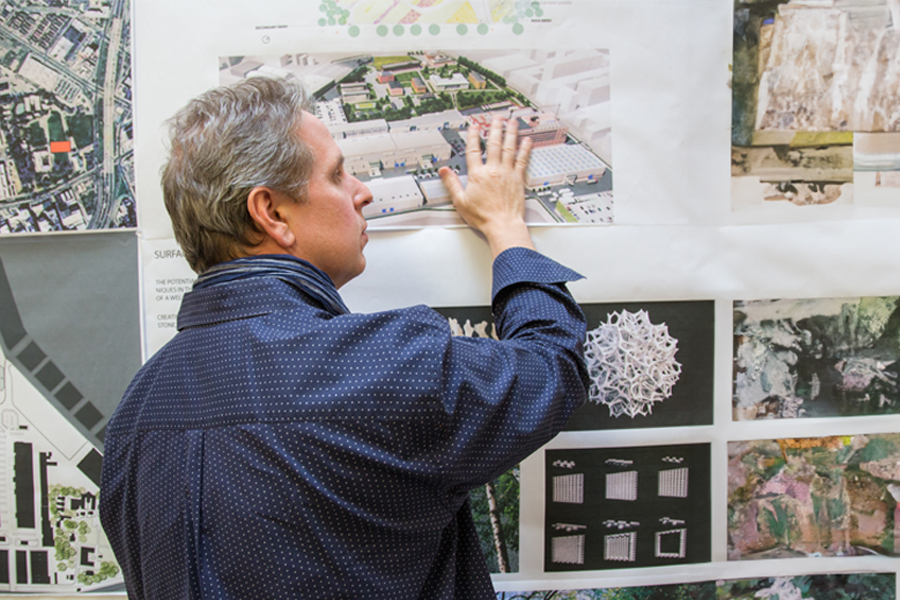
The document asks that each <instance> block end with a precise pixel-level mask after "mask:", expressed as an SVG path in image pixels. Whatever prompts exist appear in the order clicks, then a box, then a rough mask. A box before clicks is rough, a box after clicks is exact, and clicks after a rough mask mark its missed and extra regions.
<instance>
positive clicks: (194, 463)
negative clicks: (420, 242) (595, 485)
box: [100, 248, 587, 600]
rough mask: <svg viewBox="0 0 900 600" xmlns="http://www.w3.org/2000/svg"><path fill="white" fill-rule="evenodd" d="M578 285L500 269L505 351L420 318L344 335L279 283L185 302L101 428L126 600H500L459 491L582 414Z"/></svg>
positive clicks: (194, 295) (333, 318)
mask: <svg viewBox="0 0 900 600" xmlns="http://www.w3.org/2000/svg"><path fill="white" fill-rule="evenodd" d="M578 277H579V276H578V275H577V274H576V273H574V272H573V271H570V270H569V269H566V268H565V267H562V266H560V265H559V264H557V263H555V262H553V261H551V260H550V259H548V258H546V257H544V256H542V255H540V254H538V253H536V252H534V251H531V250H527V249H524V248H513V249H510V250H507V251H506V252H504V253H503V254H501V255H500V256H499V257H498V258H497V259H496V260H495V262H494V290H493V297H494V298H493V309H494V313H495V320H496V323H497V328H498V332H499V334H500V337H501V338H502V339H501V341H499V342H498V341H495V340H491V339H483V338H482V339H475V338H464V337H451V335H450V329H449V327H448V325H447V322H446V319H444V318H443V317H441V316H440V315H439V314H437V313H436V312H434V311H432V310H431V309H429V308H426V307H424V306H416V307H412V308H406V309H402V310H394V311H387V312H381V313H375V314H343V315H336V314H334V312H333V311H329V310H327V309H326V308H325V307H323V306H322V305H321V303H320V302H317V301H315V300H314V299H313V296H310V295H307V294H305V293H303V292H302V291H300V290H298V289H296V288H294V287H291V286H290V285H288V284H286V283H285V282H283V281H280V280H277V279H275V278H272V277H259V278H251V279H242V280H239V281H234V282H229V283H227V284H225V285H219V286H215V287H210V288H205V289H195V290H194V291H192V292H190V293H188V294H186V295H185V298H184V301H183V304H182V308H181V312H180V314H179V330H180V331H179V333H178V334H177V335H176V336H175V338H174V339H173V340H172V341H171V342H170V343H169V344H168V345H166V346H165V347H164V348H163V349H162V350H160V352H159V353H157V354H156V355H155V356H154V357H153V358H152V359H150V361H148V362H147V364H146V365H144V367H143V368H142V369H141V371H140V372H139V373H138V374H137V376H136V377H135V379H134V381H133V382H132V384H131V386H130V387H129V389H128V391H127V392H126V395H125V398H124V399H123V400H122V403H121V404H120V405H119V407H118V409H117V410H116V413H115V415H114V416H113V417H112V420H111V421H110V422H109V425H108V428H107V434H106V440H105V447H106V454H105V457H104V464H103V480H102V487H101V507H100V512H101V519H102V523H103V527H104V529H105V531H106V534H107V536H108V537H109V540H110V542H111V544H112V547H113V549H114V550H115V553H116V557H117V559H118V560H119V562H120V564H121V566H122V571H123V573H124V575H125V580H126V585H127V588H128V593H129V597H130V598H131V599H132V600H138V599H142V598H159V599H182V598H185V599H186V598H201V597H202V598H204V599H208V600H213V599H223V600H224V599H231V598H251V599H253V600H262V599H279V600H283V599H290V598H298V599H299V598H303V599H309V598H329V599H334V598H371V599H390V600H401V599H407V598H409V599H415V598H429V599H430V598H448V599H449V598H465V599H479V598H493V597H494V596H493V591H492V586H491V580H490V577H489V575H488V572H487V568H486V566H485V561H484V558H483V557H482V555H481V550H480V547H479V543H478V539H477V535H476V533H475V529H474V525H473V522H472V517H471V514H470V510H469V505H468V491H469V489H471V488H473V487H475V486H479V485H483V484H484V483H485V482H487V481H490V480H492V479H494V478H495V477H497V476H498V475H499V474H501V473H503V472H505V471H506V470H508V469H509V468H511V467H512V466H513V465H515V464H516V463H518V462H519V461H521V460H522V459H523V458H525V457H526V456H528V455H529V454H530V453H532V452H533V451H535V450H536V449H537V448H538V447H540V446H541V445H543V444H544V443H546V442H547V441H548V440H550V439H551V438H552V437H553V436H554V435H555V434H556V433H557V432H558V431H560V430H561V429H562V427H563V426H564V425H565V423H566V421H567V420H568V418H569V416H570V415H571V414H572V412H573V411H574V410H575V409H576V408H577V407H578V406H580V405H581V403H582V402H583V401H584V399H585V396H586V381H587V374H586V371H585V367H584V363H583V357H582V343H583V340H584V337H585V323H584V317H583V315H582V313H581V310H580V309H579V307H578V305H577V304H576V303H575V302H574V301H573V300H572V298H571V296H570V295H569V294H568V292H567V291H566V289H565V286H564V285H563V283H564V282H565V281H571V280H573V279H576V278H578Z"/></svg>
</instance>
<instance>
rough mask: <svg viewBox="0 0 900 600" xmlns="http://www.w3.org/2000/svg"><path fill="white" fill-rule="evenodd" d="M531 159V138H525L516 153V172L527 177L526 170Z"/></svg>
mask: <svg viewBox="0 0 900 600" xmlns="http://www.w3.org/2000/svg"><path fill="white" fill-rule="evenodd" d="M530 159H531V138H525V139H524V140H522V143H521V144H519V151H518V153H516V167H515V168H516V172H517V173H519V175H521V176H522V178H523V179H524V177H525V170H526V169H527V168H528V161H529V160H530Z"/></svg>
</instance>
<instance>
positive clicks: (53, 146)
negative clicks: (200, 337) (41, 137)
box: [50, 142, 72, 154]
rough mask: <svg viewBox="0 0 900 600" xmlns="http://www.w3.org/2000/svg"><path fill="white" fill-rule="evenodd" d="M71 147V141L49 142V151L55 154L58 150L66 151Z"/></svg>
mask: <svg viewBox="0 0 900 600" xmlns="http://www.w3.org/2000/svg"><path fill="white" fill-rule="evenodd" d="M71 149H72V142H50V152H52V153H53V154H57V153H59V152H68V151H70V150H71Z"/></svg>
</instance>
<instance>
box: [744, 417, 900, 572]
mask: <svg viewBox="0 0 900 600" xmlns="http://www.w3.org/2000/svg"><path fill="white" fill-rule="evenodd" d="M728 456H729V462H728V486H729V487H728V559H729V560H746V559H770V558H793V557H810V556H865V555H871V554H882V555H888V556H898V555H900V529H898V521H897V515H898V514H900V509H898V499H900V487H898V486H897V484H896V482H897V481H900V467H898V465H900V434H895V433H891V434H873V435H852V436H835V437H821V438H802V439H779V440H757V441H742V442H730V443H729V444H728Z"/></svg>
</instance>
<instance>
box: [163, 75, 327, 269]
mask: <svg viewBox="0 0 900 600" xmlns="http://www.w3.org/2000/svg"><path fill="white" fill-rule="evenodd" d="M309 106H310V101H309V97H308V95H307V93H306V90H305V89H304V88H303V87H302V86H301V85H300V84H298V83H296V82H293V81H286V80H281V79H269V78H264V77H255V78H251V79H247V80H244V81H241V82H240V83H237V84H235V85H232V86H227V87H219V88H215V89H212V90H209V91H207V92H206V93H204V94H203V95H201V96H199V97H198V98H195V99H194V100H191V101H190V102H189V103H188V104H187V106H185V107H184V108H182V109H181V110H180V111H178V113H177V114H176V115H175V116H174V117H172V118H171V119H170V120H169V121H168V125H169V136H170V148H169V158H168V161H167V162H166V164H165V165H164V166H163V169H162V188H163V198H164V199H165V203H166V210H168V211H169V216H170V217H171V219H172V226H173V228H174V230H175V239H176V240H177V241H178V243H179V245H180V246H181V249H182V250H183V251H184V256H185V258H186V259H187V261H188V264H190V266H191V268H192V269H194V271H196V272H198V273H200V272H203V271H205V270H206V269H208V268H209V267H211V266H213V265H215V264H218V263H220V262H224V261H226V260H232V259H234V258H239V257H240V256H244V255H245V249H247V248H252V247H253V246H257V245H259V243H260V242H261V241H262V239H263V238H262V237H261V234H262V232H261V231H260V230H259V229H258V228H257V227H256V224H255V223H254V222H253V219H252V218H251V217H250V213H249V211H248V210H247V196H248V194H249V193H250V191H251V190H252V189H253V188H255V187H259V186H265V187H268V188H271V189H273V190H275V191H278V192H281V193H284V194H287V195H288V196H290V197H291V198H293V199H294V200H295V201H297V202H302V201H304V200H305V198H306V188H307V183H308V181H309V177H310V174H311V172H312V164H313V159H314V157H313V153H312V151H311V150H310V148H309V147H308V146H307V145H306V144H305V143H303V142H302V141H301V139H300V120H301V117H302V113H301V110H304V109H306V110H308V109H309Z"/></svg>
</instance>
